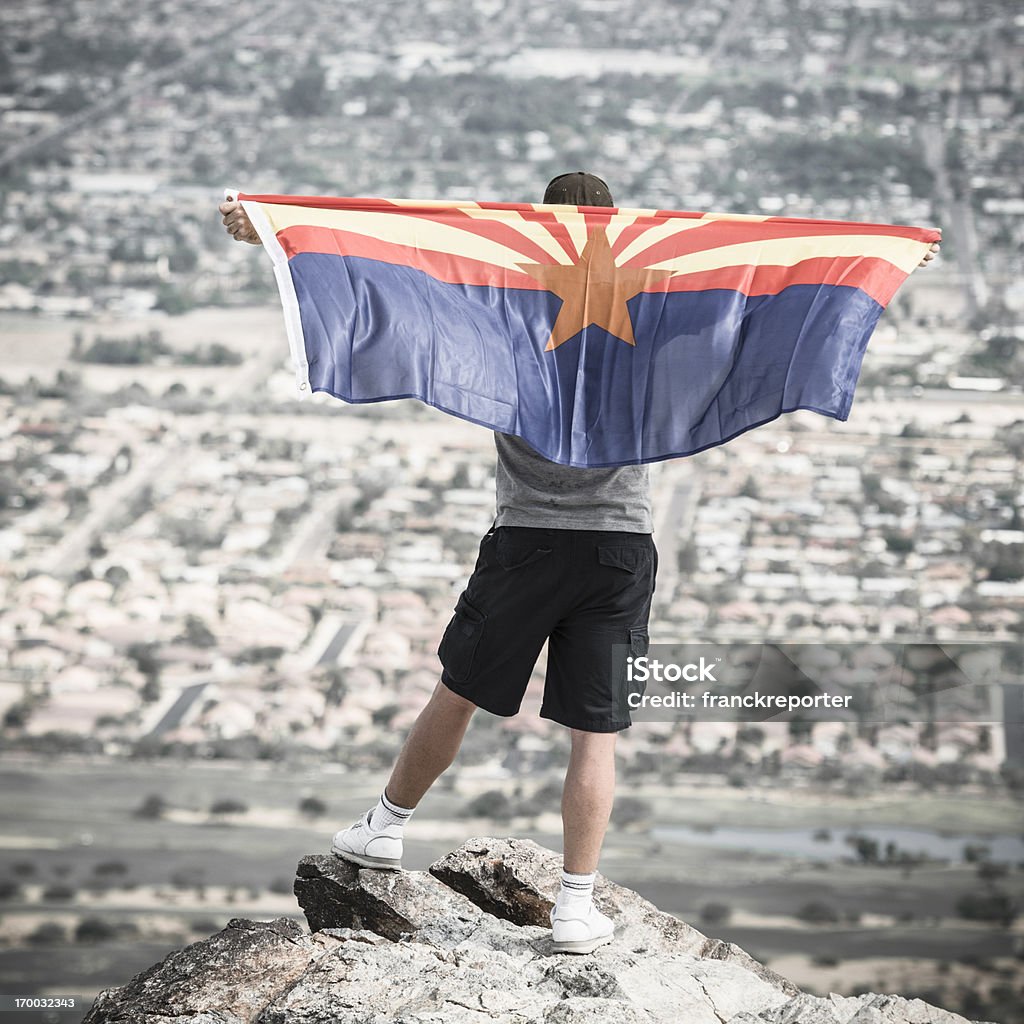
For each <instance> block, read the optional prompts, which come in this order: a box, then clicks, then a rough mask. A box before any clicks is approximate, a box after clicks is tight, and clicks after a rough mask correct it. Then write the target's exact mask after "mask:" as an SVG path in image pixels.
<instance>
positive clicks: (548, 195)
mask: <svg viewBox="0 0 1024 1024" xmlns="http://www.w3.org/2000/svg"><path fill="white" fill-rule="evenodd" d="M544 202H545V203H560V204H565V205H568V206H614V205H615V203H614V202H613V201H612V192H611V189H610V188H609V187H608V185H607V183H606V182H604V181H602V180H601V179H600V178H599V177H598V176H597V175H596V174H588V173H587V172H586V171H569V172H568V173H567V174H559V175H558V176H557V177H554V178H552V179H551V181H549V182H548V187H547V190H546V191H545V192H544Z"/></svg>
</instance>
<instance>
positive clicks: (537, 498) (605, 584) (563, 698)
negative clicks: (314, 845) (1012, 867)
mask: <svg viewBox="0 0 1024 1024" xmlns="http://www.w3.org/2000/svg"><path fill="white" fill-rule="evenodd" d="M543 201H544V202H545V203H560V204H570V205H580V206H608V207H610V206H613V205H614V203H613V201H612V196H611V192H610V190H609V188H608V186H607V185H606V184H605V182H604V181H602V180H601V179H600V178H598V177H596V176H595V175H593V174H587V173H584V172H583V171H576V172H571V173H569V174H562V175H559V176H558V177H556V178H554V179H553V180H552V181H551V182H550V183H549V185H548V187H547V190H546V192H545V194H544V200H543ZM220 211H221V213H222V214H223V218H224V224H225V226H226V227H227V229H228V231H229V232H230V233H231V235H232V236H233V237H234V238H236V239H237V240H240V241H247V242H252V243H255V244H259V237H258V236H257V234H256V232H255V230H254V229H253V228H252V225H251V224H250V223H249V220H248V218H247V217H246V215H245V211H244V210H243V209H242V208H241V206H240V205H239V204H238V203H237V202H225V203H222V204H221V206H220ZM937 248H938V247H937V246H934V247H933V249H935V250H937ZM931 258H932V254H931V253H929V254H928V256H927V257H926V258H925V260H923V261H922V265H923V264H924V263H926V262H927V261H928V260H929V259H931ZM494 442H495V447H496V449H497V466H496V481H495V482H496V515H495V519H494V524H493V525H492V527H491V529H490V530H489V531H488V532H487V533H486V534H485V536H484V538H483V540H482V541H481V543H480V550H479V555H478V557H477V561H476V566H475V568H474V571H473V574H472V575H471V577H470V579H469V581H468V583H467V585H466V588H465V590H463V592H462V593H461V595H460V596H459V598H458V600H457V602H456V605H455V609H454V615H453V616H452V618H451V620H450V622H449V623H448V625H447V628H446V629H445V631H444V634H443V636H442V638H441V642H440V645H439V647H438V656H439V658H440V661H441V664H442V666H443V671H442V673H441V679H440V681H439V682H438V684H437V686H436V687H435V689H434V692H433V694H432V696H431V698H430V700H429V701H428V703H427V705H426V706H425V707H424V709H423V711H422V712H421V713H420V715H419V717H418V718H417V719H416V721H415V723H414V724H413V726H412V728H411V729H410V731H409V734H408V736H407V738H406V740H405V744H404V746H403V747H402V750H401V752H400V753H399V755H398V759H397V761H396V762H395V765H394V767H393V769H392V772H391V775H390V778H389V779H388V782H387V784H386V786H385V787H384V790H383V792H382V793H381V794H380V797H379V799H378V801H377V804H376V805H375V806H374V807H373V808H371V809H369V810H367V811H366V813H365V814H364V815H363V816H362V817H360V818H359V819H358V820H357V821H356V822H355V823H354V824H353V825H352V826H350V827H349V828H347V829H343V830H341V831H339V832H338V833H337V834H336V835H335V836H334V839H333V843H332V850H333V852H334V853H335V854H337V855H338V856H340V857H343V858H345V859H347V860H350V861H353V862H354V863H356V864H360V865H363V866H365V867H376V868H390V869H397V868H400V866H401V857H402V830H403V827H404V826H405V824H406V823H407V822H408V820H409V818H410V817H411V815H412V813H413V811H414V810H415V808H416V806H417V804H418V803H419V801H420V800H421V799H422V797H423V795H424V794H425V793H426V792H427V790H429V788H430V787H431V785H432V784H433V783H434V781H435V780H436V779H437V778H438V776H440V775H441V773H442V772H444V771H445V770H446V769H447V768H448V767H449V766H450V765H451V764H452V762H453V761H454V758H455V755H456V754H457V752H458V749H459V747H460V745H461V743H462V738H463V736H464V735H465V732H466V729H467V727H468V725H469V721H470V719H471V718H472V716H473V714H474V712H475V711H476V709H477V708H483V709H485V710H487V711H489V712H491V713H492V714H496V715H501V716H504V717H510V716H513V715H515V714H517V713H518V711H519V708H520V704H521V702H522V698H523V695H524V692H525V690H526V686H527V683H528V682H529V679H530V675H531V673H532V671H533V668H534V665H535V663H536V661H537V658H538V656H539V654H540V651H541V648H542V647H543V645H544V643H545V641H546V642H547V643H548V661H547V674H546V677H545V683H544V696H543V700H542V704H541V708H540V715H541V717H543V718H548V719H551V720H552V721H555V722H558V723H559V724H561V725H563V726H565V727H566V728H568V729H569V731H570V738H571V753H570V756H569V764H568V768H567V771H566V775H565V783H564V786H563V789H562V805H561V811H562V825H563V861H562V876H561V886H560V890H559V893H558V897H557V899H556V901H555V905H554V907H553V908H552V910H551V915H550V917H551V923H552V936H553V940H554V945H555V949H556V950H557V951H561V952H568V953H587V952H590V951H591V950H593V949H595V948H597V947H598V946H600V945H602V944H603V943H606V942H609V941H611V939H612V935H613V925H612V922H611V921H610V920H609V918H607V917H606V916H605V915H604V914H602V913H601V912H600V911H599V910H597V908H596V907H595V906H594V904H593V888H594V877H595V872H596V870H597V864H598V859H599V856H600V852H601V846H602V843H603V841H604V835H605V832H606V830H607V826H608V820H609V817H610V814H611V809H612V803H613V794H614V788H615V739H616V736H617V735H618V733H619V732H620V731H622V730H623V729H626V728H628V727H629V726H630V724H631V722H630V719H629V713H628V706H627V705H626V701H625V698H626V696H627V691H626V684H625V680H624V678H623V675H624V673H623V671H622V665H623V662H622V659H621V658H615V657H613V646H614V645H619V647H618V650H619V651H625V650H627V649H628V650H629V651H630V652H631V653H632V654H633V655H634V656H639V655H641V654H645V653H646V651H647V644H648V620H649V616H650V610H651V600H652V596H653V594H654V587H655V578H656V574H657V566H658V553H657V549H656V547H655V544H654V539H653V535H652V529H653V523H652V516H651V500H650V488H649V467H648V466H646V465H641V466H621V467H613V468H608V469H579V468H573V467H567V466H560V465H557V464H555V463H552V462H549V461H548V460H546V459H544V458H542V457H541V456H540V455H538V454H537V453H536V452H535V451H534V450H533V449H532V448H530V446H529V445H527V444H526V443H525V442H523V441H522V440H520V439H519V438H518V437H515V436H513V435H508V434H501V433H495V435H494Z"/></svg>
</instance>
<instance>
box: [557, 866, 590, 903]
mask: <svg viewBox="0 0 1024 1024" xmlns="http://www.w3.org/2000/svg"><path fill="white" fill-rule="evenodd" d="M596 874H597V872H596V871H591V872H590V874H589V875H574V874H573V873H572V872H571V871H566V870H565V869H563V870H562V886H561V888H560V889H559V890H558V902H559V903H563V904H564V903H574V904H580V903H583V904H586V903H589V902H590V900H591V899H592V898H593V895H594V876H595V875H596Z"/></svg>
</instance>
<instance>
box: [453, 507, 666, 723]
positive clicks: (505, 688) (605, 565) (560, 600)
mask: <svg viewBox="0 0 1024 1024" xmlns="http://www.w3.org/2000/svg"><path fill="white" fill-rule="evenodd" d="M657 571H658V552H657V549H656V548H655V546H654V538H653V537H652V536H651V534H649V533H625V532H618V531H607V530H559V529H547V528H535V527H526V526H497V527H491V529H490V530H488V532H487V533H486V534H485V535H484V537H483V540H481V542H480V553H479V556H478V558H477V561H476V566H475V568H474V570H473V574H472V576H470V578H469V582H468V583H467V584H466V589H465V590H464V591H463V592H462V593H461V594H460V595H459V598H458V601H457V602H456V605H455V614H454V615H453V616H452V618H451V621H450V622H449V623H448V626H447V628H446V629H445V631H444V635H443V636H442V638H441V643H440V645H439V646H438V649H437V654H438V657H439V658H440V659H441V664H442V665H443V671H442V673H441V682H443V683H444V685H445V686H447V687H448V689H450V690H452V691H453V692H455V693H458V694H460V695H461V696H463V697H465V698H466V699H467V700H470V701H472V702H473V703H474V704H476V705H477V706H478V707H481V708H483V709H484V710H485V711H490V712H491V713H492V714H495V715H502V716H504V717H511V716H512V715H516V714H518V713H519V708H520V705H521V704H522V700H523V695H524V693H525V692H526V687H527V684H528V683H529V680H530V674H531V673H532V672H533V668H534V665H535V664H536V662H537V657H538V656H539V654H540V651H541V648H542V647H543V646H544V641H545V640H547V641H548V661H547V674H546V676H545V679H544V698H543V701H542V703H541V708H540V716H541V718H549V719H551V720H552V721H555V722H559V723H561V724H562V725H564V726H567V727H569V728H572V729H582V730H584V731H587V732H618V731H620V730H622V729H627V728H629V726H630V725H632V721H631V720H630V716H629V706H628V703H627V697H628V694H629V692H630V689H633V690H636V689H638V687H637V686H636V685H635V684H632V686H631V684H629V683H628V682H627V679H626V658H627V657H628V656H629V655H630V654H632V655H633V656H634V657H639V656H641V655H644V654H646V653H647V647H648V644H649V637H648V620H649V618H650V612H651V598H652V596H653V594H654V583H655V577H656V575H657Z"/></svg>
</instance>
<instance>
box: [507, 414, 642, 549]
mask: <svg viewBox="0 0 1024 1024" xmlns="http://www.w3.org/2000/svg"><path fill="white" fill-rule="evenodd" d="M494 446H495V448H497V450H498V463H497V467H496V471H495V490H496V492H497V493H496V499H497V500H496V511H497V516H496V518H495V521H494V522H495V525H496V526H540V527H548V528H554V529H563V530H621V531H624V532H626V533H653V532H654V522H653V519H652V517H651V492H650V467H649V466H647V465H641V466H612V467H611V468H609V469H581V468H577V467H575V466H560V465H558V463H556V462H549V461H548V460H547V459H545V458H544V457H543V456H542V455H538V454H537V452H535V451H534V450H533V449H532V448H531V447H530V446H529V445H528V444H527V443H526V442H525V441H523V440H522V439H521V438H518V437H516V436H515V435H514V434H501V433H498V432H497V431H496V432H495V434H494Z"/></svg>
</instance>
